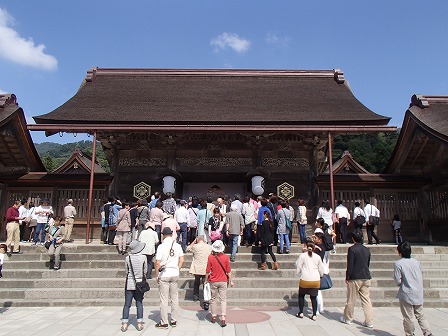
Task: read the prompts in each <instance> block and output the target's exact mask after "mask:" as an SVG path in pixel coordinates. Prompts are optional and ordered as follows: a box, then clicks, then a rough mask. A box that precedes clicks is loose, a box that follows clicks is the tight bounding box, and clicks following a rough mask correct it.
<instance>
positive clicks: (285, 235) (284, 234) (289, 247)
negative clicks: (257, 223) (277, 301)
mask: <svg viewBox="0 0 448 336" xmlns="http://www.w3.org/2000/svg"><path fill="white" fill-rule="evenodd" d="M278 235H279V238H280V252H283V245H284V244H283V243H284V242H283V240H285V241H286V251H289V250H290V249H291V244H290V242H289V235H288V234H287V233H279V234H278Z"/></svg>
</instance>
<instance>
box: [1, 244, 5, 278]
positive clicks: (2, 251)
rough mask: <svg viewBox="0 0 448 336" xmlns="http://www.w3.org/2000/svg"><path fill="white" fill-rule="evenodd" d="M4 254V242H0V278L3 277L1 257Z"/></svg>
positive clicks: (2, 257)
mask: <svg viewBox="0 0 448 336" xmlns="http://www.w3.org/2000/svg"><path fill="white" fill-rule="evenodd" d="M5 254H6V244H0V278H3V274H2V268H3V259H4V258H5Z"/></svg>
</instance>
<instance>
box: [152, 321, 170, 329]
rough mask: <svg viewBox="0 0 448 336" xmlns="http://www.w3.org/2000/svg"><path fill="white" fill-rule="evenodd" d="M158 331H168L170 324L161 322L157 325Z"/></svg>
mask: <svg viewBox="0 0 448 336" xmlns="http://www.w3.org/2000/svg"><path fill="white" fill-rule="evenodd" d="M155 327H156V328H157V329H168V324H162V322H159V323H157V324H156V325H155Z"/></svg>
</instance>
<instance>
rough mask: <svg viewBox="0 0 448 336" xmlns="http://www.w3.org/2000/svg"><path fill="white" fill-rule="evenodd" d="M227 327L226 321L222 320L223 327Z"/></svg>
mask: <svg viewBox="0 0 448 336" xmlns="http://www.w3.org/2000/svg"><path fill="white" fill-rule="evenodd" d="M226 325H227V323H226V320H221V327H222V328H224V327H225V326H226Z"/></svg>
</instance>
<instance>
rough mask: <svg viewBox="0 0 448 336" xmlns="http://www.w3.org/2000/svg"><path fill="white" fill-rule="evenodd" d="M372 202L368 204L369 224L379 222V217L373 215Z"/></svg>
mask: <svg viewBox="0 0 448 336" xmlns="http://www.w3.org/2000/svg"><path fill="white" fill-rule="evenodd" d="M372 210H373V208H372V204H370V216H369V224H370V225H378V224H380V218H379V217H377V216H374V215H373V211H372Z"/></svg>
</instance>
